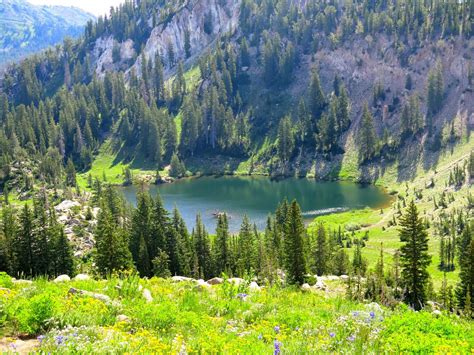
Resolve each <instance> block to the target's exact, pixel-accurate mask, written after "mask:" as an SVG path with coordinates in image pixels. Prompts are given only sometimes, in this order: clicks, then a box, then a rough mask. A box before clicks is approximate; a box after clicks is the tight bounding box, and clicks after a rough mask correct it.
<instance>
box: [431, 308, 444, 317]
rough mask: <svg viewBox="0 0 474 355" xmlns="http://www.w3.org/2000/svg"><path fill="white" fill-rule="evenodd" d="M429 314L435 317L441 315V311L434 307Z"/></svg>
mask: <svg viewBox="0 0 474 355" xmlns="http://www.w3.org/2000/svg"><path fill="white" fill-rule="evenodd" d="M431 314H432V315H433V316H435V317H439V316H441V315H442V314H443V313H441V311H440V310H439V309H435V310H434V311H433V312H431Z"/></svg>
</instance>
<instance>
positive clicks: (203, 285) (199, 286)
mask: <svg viewBox="0 0 474 355" xmlns="http://www.w3.org/2000/svg"><path fill="white" fill-rule="evenodd" d="M196 284H197V285H196V289H197V290H200V291H202V290H206V289H208V288H209V287H211V285H209V284H208V283H207V282H206V281H204V280H202V279H201V280H197V281H196Z"/></svg>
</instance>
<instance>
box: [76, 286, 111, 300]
mask: <svg viewBox="0 0 474 355" xmlns="http://www.w3.org/2000/svg"><path fill="white" fill-rule="evenodd" d="M69 293H70V294H72V295H79V296H86V297H91V298H94V299H96V300H99V301H102V302H105V303H110V302H112V300H111V299H110V297H109V296H107V295H103V294H102V293H95V292H90V291H84V290H78V289H75V288H70V289H69Z"/></svg>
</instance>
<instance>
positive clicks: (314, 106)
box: [309, 70, 326, 123]
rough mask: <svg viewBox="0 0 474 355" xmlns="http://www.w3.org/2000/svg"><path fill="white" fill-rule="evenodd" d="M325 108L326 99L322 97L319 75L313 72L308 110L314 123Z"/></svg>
mask: <svg viewBox="0 0 474 355" xmlns="http://www.w3.org/2000/svg"><path fill="white" fill-rule="evenodd" d="M325 107H326V98H325V96H324V92H323V89H322V87H321V82H320V80H319V74H318V72H317V71H316V70H315V71H314V72H313V74H312V77H311V84H310V87H309V108H310V110H311V113H312V115H313V120H314V122H315V123H316V122H317V120H319V118H320V117H321V114H322V113H323V111H324V108H325Z"/></svg>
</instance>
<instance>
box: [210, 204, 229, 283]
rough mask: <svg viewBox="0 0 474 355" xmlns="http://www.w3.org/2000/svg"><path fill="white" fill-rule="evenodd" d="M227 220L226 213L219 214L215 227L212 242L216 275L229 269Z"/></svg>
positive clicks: (227, 271)
mask: <svg viewBox="0 0 474 355" xmlns="http://www.w3.org/2000/svg"><path fill="white" fill-rule="evenodd" d="M229 238H230V235H229V222H228V220H227V215H226V214H225V213H224V214H223V215H219V218H218V220H217V228H216V239H215V242H214V248H213V251H214V252H213V254H214V267H215V273H216V275H220V274H222V273H223V272H225V273H227V274H228V273H229V270H230V255H229V254H230V251H229Z"/></svg>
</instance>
